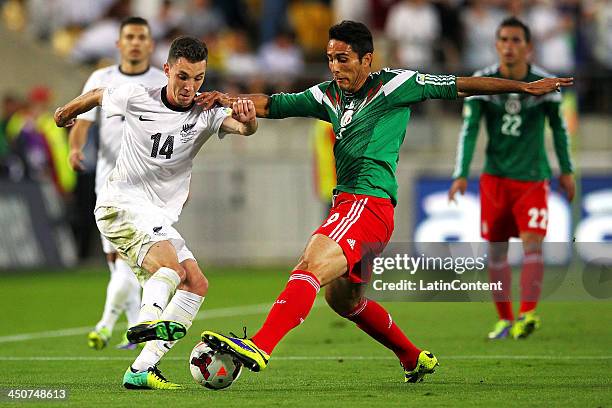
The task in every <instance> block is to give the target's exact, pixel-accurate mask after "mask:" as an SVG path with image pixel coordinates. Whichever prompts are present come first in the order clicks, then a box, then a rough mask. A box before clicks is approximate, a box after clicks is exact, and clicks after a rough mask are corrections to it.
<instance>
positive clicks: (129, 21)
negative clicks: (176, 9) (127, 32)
mask: <svg viewBox="0 0 612 408" xmlns="http://www.w3.org/2000/svg"><path fill="white" fill-rule="evenodd" d="M126 25H141V26H145V27H147V29H148V30H149V33H150V32H151V27H150V26H149V22H148V21H147V20H145V19H144V18H142V17H126V18H124V19H123V20H122V21H121V26H120V27H119V33H121V31H123V27H125V26H126Z"/></svg>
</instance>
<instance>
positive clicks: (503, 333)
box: [487, 319, 512, 340]
mask: <svg viewBox="0 0 612 408" xmlns="http://www.w3.org/2000/svg"><path fill="white" fill-rule="evenodd" d="M510 330H512V322H511V321H510V320H505V319H500V320H498V321H497V323H495V326H494V327H493V330H492V331H490V332H489V334H488V335H487V338H488V339H489V340H500V339H505V338H506V337H508V334H510Z"/></svg>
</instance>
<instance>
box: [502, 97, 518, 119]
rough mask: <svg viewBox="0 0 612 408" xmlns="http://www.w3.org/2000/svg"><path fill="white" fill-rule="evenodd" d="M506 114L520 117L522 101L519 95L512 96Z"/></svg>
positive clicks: (507, 104) (507, 102) (509, 98)
mask: <svg viewBox="0 0 612 408" xmlns="http://www.w3.org/2000/svg"><path fill="white" fill-rule="evenodd" d="M505 107H506V112H508V113H509V114H510V115H518V114H519V113H520V112H521V101H520V99H519V95H518V94H510V95H509V96H508V100H507V101H506V106H505Z"/></svg>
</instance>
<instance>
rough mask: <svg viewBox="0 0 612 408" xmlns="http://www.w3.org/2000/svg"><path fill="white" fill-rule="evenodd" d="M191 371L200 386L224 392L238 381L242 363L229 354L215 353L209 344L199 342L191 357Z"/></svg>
mask: <svg viewBox="0 0 612 408" xmlns="http://www.w3.org/2000/svg"><path fill="white" fill-rule="evenodd" d="M189 369H190V370H191V375H192V377H193V379H194V380H195V382H197V383H198V384H200V385H202V386H204V387H206V388H208V389H211V390H222V389H224V388H227V387H229V386H230V385H232V383H233V382H234V381H236V380H237V379H238V377H239V376H240V373H241V372H242V363H240V362H239V361H237V360H235V359H234V357H232V355H230V354H228V353H224V352H220V351H215V350H213V349H211V348H210V347H209V346H208V344H206V343H204V342H199V343H198V344H196V345H195V347H194V348H193V350H192V351H191V355H190V356H189Z"/></svg>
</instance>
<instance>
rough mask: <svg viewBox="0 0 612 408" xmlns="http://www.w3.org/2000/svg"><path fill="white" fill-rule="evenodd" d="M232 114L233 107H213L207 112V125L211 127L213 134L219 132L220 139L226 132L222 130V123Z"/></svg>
mask: <svg viewBox="0 0 612 408" xmlns="http://www.w3.org/2000/svg"><path fill="white" fill-rule="evenodd" d="M231 115H232V110H231V108H213V109H211V110H209V111H207V112H206V118H205V119H204V120H206V126H207V127H208V129H210V132H211V134H215V133H217V134H218V135H219V139H223V138H224V137H225V135H227V133H226V132H224V131H223V130H221V124H223V121H224V120H225V118H227V117H228V116H231Z"/></svg>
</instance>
